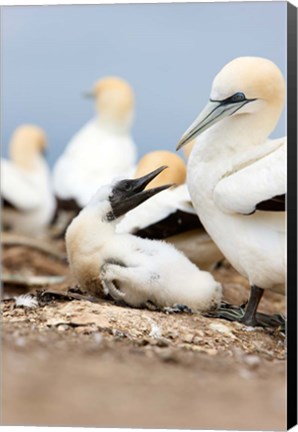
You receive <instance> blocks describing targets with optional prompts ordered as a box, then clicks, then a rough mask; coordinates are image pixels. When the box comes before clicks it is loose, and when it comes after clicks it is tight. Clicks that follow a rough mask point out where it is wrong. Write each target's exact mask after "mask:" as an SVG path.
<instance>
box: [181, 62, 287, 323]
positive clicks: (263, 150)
mask: <svg viewBox="0 0 298 432" xmlns="http://www.w3.org/2000/svg"><path fill="white" fill-rule="evenodd" d="M283 101H284V80H283V77H282V75H281V73H280V71H279V69H278V68H277V67H276V66H275V65H274V64H273V63H272V62H270V61H269V60H265V59H260V58H251V57H244V58H238V59H236V60H234V61H232V62H230V63H229V64H228V65H226V66H225V67H224V68H223V69H222V71H221V72H220V73H219V74H218V75H217V76H216V78H215V80H214V82H213V86H212V91H211V96H210V102H209V104H208V105H207V107H206V109H205V110H204V111H203V112H202V114H201V115H200V116H199V117H198V118H197V120H196V121H195V122H194V123H193V124H192V126H191V127H190V128H189V129H188V131H186V133H185V134H184V136H183V137H182V139H181V142H180V145H179V146H178V147H179V148H180V147H181V146H183V145H184V144H186V143H187V142H188V140H189V139H193V138H194V137H195V136H198V135H199V134H201V133H202V135H201V136H200V137H199V138H197V141H196V144H195V147H194V148H193V150H192V153H191V155H190V159H189V164H188V180H187V183H188V187H189V191H190V195H191V198H192V201H193V204H194V207H195V209H196V211H197V213H198V215H199V217H200V220H201V221H202V223H203V225H204V227H205V228H206V230H207V232H208V233H209V234H210V236H211V238H212V239H213V240H214V242H215V243H216V244H217V246H218V247H219V248H220V249H221V250H222V252H223V253H224V255H225V256H226V257H227V259H228V260H229V261H230V262H231V264H232V265H233V266H234V267H235V268H236V269H237V270H238V271H239V272H240V273H241V274H242V275H244V276H246V277H247V278H248V280H249V282H250V284H251V286H252V287H257V288H259V289H271V290H274V291H276V292H280V293H284V290H285V277H286V250H285V245H286V244H285V222H286V221H285V213H284V211H282V210H283V208H282V205H281V204H282V201H283V199H284V194H285V192H286V139H285V138H281V139H276V140H269V139H268V135H269V134H270V132H271V131H272V130H273V129H274V127H275V125H276V122H277V120H278V118H279V116H280V113H281V110H282V107H283ZM276 210H278V211H276ZM260 292H261V291H260ZM259 300H260V297H258V300H257V301H255V304H254V307H255V309H256V307H257V304H258V301H259ZM254 307H253V308H251V311H252V312H253V313H252V314H251V316H252V315H253V316H254V312H255V310H254V311H253V309H254ZM250 318H251V317H250Z"/></svg>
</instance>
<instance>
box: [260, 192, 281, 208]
mask: <svg viewBox="0 0 298 432" xmlns="http://www.w3.org/2000/svg"><path fill="white" fill-rule="evenodd" d="M286 196H287V194H282V195H276V196H275V197H273V198H271V199H269V200H266V201H262V202H260V203H258V204H257V205H256V210H262V211H285V210H286Z"/></svg>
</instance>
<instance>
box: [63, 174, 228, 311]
mask: <svg viewBox="0 0 298 432" xmlns="http://www.w3.org/2000/svg"><path fill="white" fill-rule="evenodd" d="M164 169H165V167H161V168H158V169H156V170H154V171H153V172H151V173H149V174H147V175H145V176H143V177H140V178H138V179H130V180H121V181H118V182H116V183H113V184H112V185H109V186H103V187H101V188H100V189H99V190H98V192H97V193H96V194H95V195H94V197H93V198H92V199H91V201H90V202H89V204H88V205H87V206H86V207H85V208H84V209H83V210H82V211H81V212H80V213H79V215H78V216H77V217H76V218H75V219H74V220H73V221H72V223H71V224H70V226H69V227H68V229H67V232H66V248H67V254H68V259H69V264H70V268H71V271H72V273H73V275H74V277H75V278H76V279H77V281H78V282H79V284H80V286H81V287H82V288H83V289H84V290H85V291H88V292H92V293H93V294H97V295H100V294H101V291H102V290H104V293H105V294H108V293H109V294H110V295H111V296H112V297H113V298H114V299H115V300H120V299H121V300H123V301H124V302H126V303H127V304H129V305H131V306H144V305H145V304H146V303H147V302H150V303H153V304H154V305H156V306H158V307H170V306H173V305H175V304H184V305H186V306H188V307H190V308H192V309H195V310H207V309H210V308H212V307H214V306H216V305H217V304H218V303H219V301H220V298H221V285H220V284H219V283H218V282H216V281H215V280H214V279H213V277H212V275H211V274H210V273H208V272H204V271H200V270H199V269H198V268H197V267H196V266H195V265H194V264H192V263H191V262H190V261H189V260H188V259H187V258H186V257H185V256H184V255H183V254H182V253H181V252H179V251H178V250H177V249H175V248H174V247H173V246H172V245H169V244H167V243H164V242H162V241H157V240H149V239H142V238H140V237H137V236H134V235H131V234H117V233H116V232H115V230H116V225H117V222H118V218H120V217H121V216H123V215H124V214H125V213H126V212H128V211H129V210H131V209H133V208H134V207H136V206H138V205H139V204H141V203H142V202H144V201H145V200H147V199H148V198H150V197H152V196H153V195H155V194H157V193H158V192H162V191H163V190H165V189H167V188H168V187H169V186H170V185H163V186H159V187H155V188H152V189H147V190H145V187H146V186H147V185H148V184H149V182H150V181H151V180H153V179H154V178H155V177H156V176H157V175H158V174H159V173H161V172H162V171H163V170H164Z"/></svg>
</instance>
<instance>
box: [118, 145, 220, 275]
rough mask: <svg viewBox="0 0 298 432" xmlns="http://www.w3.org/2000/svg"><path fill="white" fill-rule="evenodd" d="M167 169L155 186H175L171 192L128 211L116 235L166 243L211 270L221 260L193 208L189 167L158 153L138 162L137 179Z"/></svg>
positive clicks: (180, 161) (173, 155)
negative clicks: (134, 236)
mask: <svg viewBox="0 0 298 432" xmlns="http://www.w3.org/2000/svg"><path fill="white" fill-rule="evenodd" d="M161 165H167V166H168V169H167V170H165V171H163V172H162V173H161V174H160V175H159V176H158V177H157V178H155V179H154V180H153V182H152V186H153V185H154V186H161V185H162V184H169V183H173V184H174V185H175V186H173V187H172V188H170V189H167V190H164V191H162V192H160V193H159V194H157V195H154V196H153V197H152V198H151V199H150V200H148V201H146V202H144V203H143V204H142V205H141V206H138V207H136V208H134V209H133V210H131V211H129V212H128V213H127V214H125V215H124V217H123V218H122V219H121V220H120V222H119V223H118V224H117V227H116V232H117V233H133V234H136V235H138V236H140V237H145V238H150V239H164V240H165V241H167V242H168V243H171V244H173V245H174V246H175V247H176V248H177V249H178V250H180V251H182V252H183V253H184V254H185V255H186V256H187V257H188V258H189V259H190V260H191V261H192V262H194V263H195V264H197V265H198V266H199V267H200V268H204V269H208V268H210V267H211V266H212V265H214V263H216V262H218V261H219V260H220V259H222V254H221V252H220V251H219V249H218V248H217V247H216V245H215V244H214V242H213V241H212V240H211V239H210V237H209V236H208V234H207V233H206V231H205V230H204V228H203V227H202V224H201V222H200V220H199V218H198V217H197V215H196V211H195V209H194V208H193V205H192V202H191V199H190V195H189V192H188V189H187V185H186V183H185V180H186V165H185V163H184V161H183V160H182V159H181V158H180V157H179V156H177V155H176V154H174V153H172V152H169V151H164V150H159V151H153V152H150V153H147V154H146V155H145V156H144V157H143V158H142V159H141V160H140V162H139V164H138V167H137V170H136V176H141V175H144V174H145V173H146V172H149V171H152V170H153V169H155V168H157V167H159V166H161Z"/></svg>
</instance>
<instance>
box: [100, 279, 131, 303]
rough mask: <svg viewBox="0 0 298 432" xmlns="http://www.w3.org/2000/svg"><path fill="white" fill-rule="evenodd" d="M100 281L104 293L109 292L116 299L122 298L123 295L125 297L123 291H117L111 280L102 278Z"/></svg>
mask: <svg viewBox="0 0 298 432" xmlns="http://www.w3.org/2000/svg"><path fill="white" fill-rule="evenodd" d="M101 283H102V286H103V292H104V293H105V295H108V294H110V296H111V297H113V299H114V300H118V301H121V300H123V297H125V293H123V292H122V291H119V290H118V288H117V287H116V285H115V284H114V282H113V281H110V280H106V279H102V280H101Z"/></svg>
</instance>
